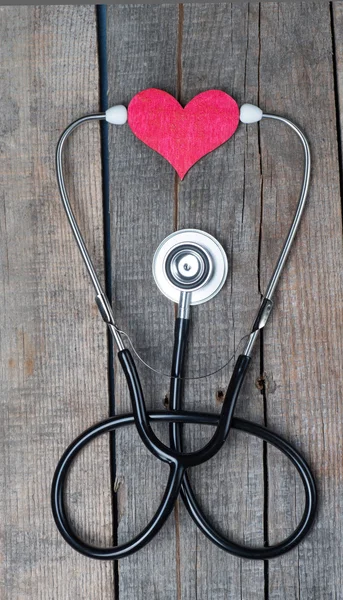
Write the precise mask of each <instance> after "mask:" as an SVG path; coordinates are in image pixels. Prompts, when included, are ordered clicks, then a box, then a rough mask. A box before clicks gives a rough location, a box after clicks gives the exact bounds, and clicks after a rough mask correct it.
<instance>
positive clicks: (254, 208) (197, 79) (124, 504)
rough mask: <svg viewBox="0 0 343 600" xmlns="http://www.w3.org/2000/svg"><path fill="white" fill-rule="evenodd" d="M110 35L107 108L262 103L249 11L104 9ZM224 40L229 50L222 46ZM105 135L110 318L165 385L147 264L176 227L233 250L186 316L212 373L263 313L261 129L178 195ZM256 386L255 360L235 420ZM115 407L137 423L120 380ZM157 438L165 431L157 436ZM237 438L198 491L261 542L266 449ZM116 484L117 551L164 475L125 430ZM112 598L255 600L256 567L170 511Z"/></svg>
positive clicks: (174, 182) (256, 408)
mask: <svg viewBox="0 0 343 600" xmlns="http://www.w3.org/2000/svg"><path fill="white" fill-rule="evenodd" d="M208 23H211V28H210V29H208V27H207V24H208ZM108 30H109V40H108V42H109V44H108V51H109V80H110V82H111V84H110V85H111V87H110V98H109V102H110V104H112V103H117V102H124V103H127V102H128V101H129V100H130V98H131V97H132V95H133V94H134V93H137V92H138V91H140V90H141V89H144V88H147V87H151V86H156V87H160V88H162V89H165V90H167V91H169V92H171V93H173V94H175V95H176V96H178V97H180V99H181V102H182V103H184V102H187V101H188V100H189V99H190V98H191V97H192V96H193V95H195V94H196V93H198V92H200V91H202V90H204V89H207V88H210V87H219V88H220V89H224V90H225V91H228V92H231V93H232V94H234V95H236V97H237V100H239V101H242V99H243V98H244V96H245V93H248V94H249V97H250V99H254V98H255V99H256V95H257V59H258V47H259V45H258V9H257V8H256V7H252V9H251V14H250V12H249V10H248V7H247V5H245V6H244V7H237V6H235V7H231V6H230V5H227V4H221V5H216V6H212V5H203V6H190V5H189V6H185V7H184V8H182V7H179V8H177V7H172V6H162V7H153V6H149V7H148V6H146V5H144V6H127V7H124V6H122V7H110V8H109V15H108ZM162 38H163V39H162ZM218 39H221V40H222V42H223V43H222V44H221V46H220V47H219V46H218V44H217V40H218ZM162 42H163V52H162V51H161V43H162ZM237 73H240V76H239V77H238V75H237ZM245 82H246V83H245ZM245 85H246V86H247V87H246V89H244V88H245ZM110 135H111V144H110V155H111V157H113V158H112V160H113V162H112V167H111V202H112V204H111V219H112V266H113V288H114V298H115V300H114V305H115V312H116V319H117V321H118V323H120V326H121V327H122V328H124V329H125V330H127V331H128V332H129V333H130V335H131V336H132V338H133V340H134V343H135V345H136V347H137V348H138V350H139V351H140V352H141V353H142V354H143V356H144V358H145V359H146V360H148V362H150V364H153V365H154V366H157V367H158V368H159V369H161V370H163V371H164V372H168V369H169V366H170V358H171V347H172V332H173V307H172V305H171V304H170V302H169V301H168V300H166V299H165V298H163V297H162V296H161V295H160V293H159V292H158V290H157V289H156V287H155V284H154V282H153V279H152V275H151V261H152V257H153V254H154V251H155V249H156V248H157V245H158V243H159V242H160V241H161V240H162V239H163V237H165V236H166V235H167V234H169V233H170V232H171V231H173V229H175V228H178V229H179V228H182V227H199V228H203V229H205V230H207V231H209V232H210V233H212V234H214V235H216V236H218V238H219V239H220V241H221V242H222V243H223V245H224V247H225V249H226V250H227V252H228V254H229V261H230V269H231V274H230V277H229V280H228V282H227V284H226V289H225V290H224V291H223V293H222V294H221V295H220V296H218V298H217V299H216V300H214V301H212V303H210V304H208V305H204V306H202V307H199V309H197V310H195V311H194V327H193V333H192V340H191V344H190V356H189V374H190V375H192V374H193V375H194V374H197V373H199V372H204V369H206V370H207V371H211V370H215V369H216V368H217V367H218V366H219V365H220V364H223V363H224V362H226V360H227V359H228V357H229V356H230V355H231V354H232V352H233V351H234V348H235V347H236V345H237V344H238V342H239V340H240V338H241V337H242V336H243V335H244V334H245V333H246V332H247V327H248V325H247V323H249V324H250V322H252V320H253V317H254V313H255V311H256V309H257V306H258V304H259V298H260V296H259V288H258V273H257V254H258V243H259V215H260V190H259V185H258V182H259V168H260V167H259V154H258V152H259V151H258V137H257V129H254V130H253V131H252V130H250V131H245V128H241V130H240V133H239V134H238V136H237V137H235V138H234V140H232V143H231V145H230V146H229V145H227V146H225V147H223V148H220V149H219V150H217V151H216V155H214V154H213V156H210V157H207V158H206V159H204V160H203V161H201V162H200V163H199V164H198V165H197V166H195V167H194V168H193V169H192V171H191V172H190V173H189V175H188V176H187V177H186V178H185V181H184V182H183V183H182V184H181V183H180V182H179V181H178V179H177V178H176V176H175V173H174V172H173V170H172V169H171V167H170V166H169V165H168V164H167V163H166V162H165V161H164V160H163V159H162V158H161V157H160V156H158V155H157V154H155V153H153V152H152V151H151V150H150V149H149V148H146V147H145V146H144V145H143V144H141V143H140V142H139V141H138V140H136V139H135V138H134V137H133V135H132V134H131V132H130V131H127V130H124V129H120V130H111V134H110ZM245 161H246V162H247V163H248V168H247V172H246V173H245V172H244V162H245ZM218 206H219V209H218ZM140 372H141V376H142V381H143V387H144V389H146V390H147V404H148V406H149V407H151V408H152V407H161V405H162V403H163V400H164V398H165V396H166V394H167V392H168V380H167V379H164V378H163V377H162V378H161V377H156V376H155V375H151V374H150V373H149V372H148V371H146V370H145V369H144V368H140ZM229 372H230V369H228V368H226V369H225V370H224V371H223V372H222V373H221V374H220V375H219V376H217V377H211V378H209V379H208V381H206V380H200V381H195V382H194V381H192V382H190V383H189V384H188V385H187V386H186V402H185V405H186V406H188V407H190V408H194V407H201V409H203V410H206V409H209V410H212V411H219V406H218V404H217V402H216V394H217V391H218V390H221V389H225V386H226V384H227V381H228V377H229ZM258 375H259V359H258V356H256V360H255V363H254V365H253V367H252V370H251V374H250V377H249V381H248V382H247V386H246V389H245V391H244V393H243V394H242V401H241V408H240V414H244V415H245V416H249V417H251V418H255V419H257V420H258V421H260V422H261V421H262V419H263V406H262V397H261V394H260V392H259V391H258V390H257V388H256V387H255V379H256V378H257V377H258ZM116 404H117V411H118V412H120V413H121V412H124V411H127V410H131V407H130V401H129V398H128V393H127V390H126V384H125V381H124V379H123V376H122V375H121V373H120V371H118V372H117V375H116ZM162 432H163V428H161V429H160V430H159V433H162ZM206 435H207V437H208V435H209V434H208V430H207V432H206V433H205V432H204V431H200V430H199V428H194V429H193V430H192V431H191V430H188V436H189V440H190V444H191V445H192V447H195V446H199V445H200V444H201V445H202V444H204V441H205V439H206V438H205V436H206ZM231 437H232V440H231V446H230V448H231V451H230V450H229V449H225V450H224V451H223V452H222V453H221V455H220V457H219V458H218V460H217V461H212V463H211V464H210V465H206V467H203V468H199V469H196V473H195V474H194V481H195V485H196V489H197V490H199V492H200V490H202V493H201V496H200V497H201V501H202V503H203V505H204V507H205V509H206V510H208V511H209V512H210V513H211V515H212V517H213V520H214V522H215V523H217V524H218V526H219V527H222V528H223V529H224V530H225V531H226V532H227V533H230V535H231V536H233V537H234V538H236V539H244V540H245V541H246V542H247V543H263V494H264V490H263V459H262V446H261V444H260V443H259V442H258V441H256V440H255V441H254V440H253V441H251V440H247V439H246V438H245V437H244V436H241V437H240V438H239V439H238V437H237V436H236V435H235V434H234V433H233V434H232V436H231ZM236 438H237V439H236ZM143 465H144V468H143ZM250 467H251V469H250ZM117 478H118V482H119V484H120V487H119V492H118V503H119V529H118V530H119V540H124V539H127V538H128V537H129V536H132V535H133V534H134V533H135V532H137V531H138V530H139V528H141V527H143V525H144V524H145V523H146V522H147V521H148V518H149V517H150V516H151V515H152V514H153V510H154V508H156V507H157V502H158V499H159V498H160V497H161V494H162V491H163V485H164V483H165V480H166V471H165V467H163V466H161V465H160V464H159V463H158V462H157V461H156V460H155V459H153V458H150V457H149V456H148V454H147V452H146V451H145V450H144V448H143V447H142V444H141V443H140V442H139V440H138V437H137V434H136V433H135V432H134V431H131V430H128V431H120V433H119V434H118V436H117ZM242 486H244V488H245V489H246V494H244V496H242V493H241V492H242ZM228 498H229V504H230V506H232V509H228ZM242 506H243V507H244V508H243V510H242V512H240V510H239V509H241V508H242ZM252 524H253V525H252ZM238 590H239V592H238ZM119 593H120V597H121V598H130V599H131V598H133V597H135V598H145V597H146V596H147V595H150V596H152V597H153V598H160V597H163V598H168V599H169V598H172V599H175V598H195V597H197V598H199V599H200V598H212V597H216V598H218V599H220V598H226V597H227V595H228V594H229V595H236V594H237V593H239V594H241V596H242V598H251V597H252V595H254V597H256V596H257V597H258V598H263V596H264V574H263V565H262V564H257V563H256V564H253V565H251V564H250V563H242V562H241V561H238V560H235V559H233V558H232V557H231V556H227V555H225V553H223V552H220V551H219V550H217V549H216V548H214V547H213V546H211V545H210V543H209V542H207V541H206V540H205V539H204V538H203V536H202V535H200V534H199V533H198V532H197V531H196V529H195V526H194V525H193V524H192V522H191V521H190V518H189V516H188V515H186V514H185V511H184V510H183V509H182V508H180V507H178V508H177V510H176V512H175V514H174V517H173V518H172V519H170V520H169V521H168V523H167V525H166V527H165V528H164V529H163V531H162V532H161V533H160V534H159V535H158V536H157V537H156V539H155V540H154V541H153V542H152V543H151V544H150V545H149V546H148V547H147V548H146V549H144V550H143V551H141V552H140V553H139V554H137V555H136V556H133V557H129V558H127V559H125V560H123V561H121V562H120V564H119Z"/></svg>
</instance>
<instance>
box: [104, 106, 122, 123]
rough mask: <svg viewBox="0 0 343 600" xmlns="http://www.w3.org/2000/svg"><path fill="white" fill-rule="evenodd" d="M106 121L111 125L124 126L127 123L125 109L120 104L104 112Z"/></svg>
mask: <svg viewBox="0 0 343 600" xmlns="http://www.w3.org/2000/svg"><path fill="white" fill-rule="evenodd" d="M106 121H107V122H108V123H112V125H124V123H126V121H127V108H126V106H123V105H122V104H117V106H111V108H109V109H108V110H107V111H106Z"/></svg>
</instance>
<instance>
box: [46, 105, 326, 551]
mask: <svg viewBox="0 0 343 600" xmlns="http://www.w3.org/2000/svg"><path fill="white" fill-rule="evenodd" d="M261 119H263V120H274V121H278V122H281V123H283V124H285V125H287V126H288V127H290V129H292V131H294V132H295V133H296V134H297V136H298V137H299V139H300V141H301V143H302V146H303V150H304V178H303V183H302V189H301V194H300V198H299V201H298V204H297V208H296V212H295V215H294V218H293V222H292V225H291V227H290V230H289V232H288V235H287V238H286V241H285V243H284V245H283V248H282V251H281V254H280V256H279V258H278V261H277V263H276V267H275V269H274V272H273V275H272V277H271V279H270V281H269V284H268V286H267V289H266V292H265V294H264V297H263V300H262V302H261V304H260V306H259V308H258V311H257V315H256V318H255V321H254V323H253V326H252V328H251V331H250V333H249V334H248V336H246V337H247V342H246V345H245V348H244V350H243V352H242V354H241V355H240V356H239V357H238V359H237V361H236V363H235V366H234V369H233V373H232V376H231V379H230V382H229V385H228V388H227V391H226V394H225V398H224V403H223V406H222V409H221V412H220V414H219V415H214V414H209V413H203V412H189V411H184V410H182V385H183V376H184V361H185V352H186V344H187V336H188V331H189V324H190V310H191V306H192V305H195V304H202V303H204V302H206V301H208V300H210V299H211V298H213V297H214V296H215V295H216V294H217V293H218V292H219V291H220V289H221V288H222V286H223V284H224V282H225V279H226V275H227V270H228V263H227V258H226V255H225V252H224V250H223V248H222V246H221V245H220V244H219V242H218V241H217V240H216V239H215V238H214V237H213V236H212V235H209V234H208V233H205V232H203V231H199V230H196V229H184V230H181V231H176V232H174V233H172V234H171V235H169V236H168V237H167V238H166V239H165V240H163V241H162V242H161V244H160V245H159V247H158V248H157V250H156V253H155V256H154V258H153V275H154V278H155V281H156V284H157V286H158V287H159V289H160V291H161V292H162V293H163V294H165V295H166V296H167V297H168V298H170V300H172V301H173V302H175V303H177V304H178V313H177V318H176V321H175V333H174V347H173V356H172V367H171V378H170V397H169V410H168V411H167V410H166V411H155V412H148V411H147V408H146V405H145V401H144V396H143V391H142V387H141V384H140V380H139V376H138V373H137V369H136V366H135V363H134V361H133V358H132V355H131V352H130V350H129V349H128V348H126V347H125V345H124V341H123V335H122V332H121V330H120V329H119V328H118V326H117V325H116V323H115V320H114V316H113V311H112V308H111V305H110V303H109V301H108V298H107V296H106V294H105V292H104V290H103V288H102V286H101V284H100V281H99V279H98V276H97V273H96V271H95V268H94V266H93V263H92V260H91V258H90V256H89V253H88V251H87V248H86V246H85V243H84V240H83V237H82V235H81V232H80V229H79V227H78V224H77V222H76V220H75V216H74V214H73V211H72V208H71V206H70V202H69V198H68V194H67V190H66V187H65V181H64V175H63V167H62V158H63V149H64V146H65V143H66V141H67V139H68V137H69V136H70V134H71V133H72V132H73V131H74V130H75V129H76V128H77V127H79V125H82V124H83V123H88V122H90V121H102V120H106V121H107V122H109V123H112V124H116V125H122V124H124V123H125V122H126V120H127V111H126V108H125V107H124V106H122V105H119V106H114V107H112V108H110V109H109V110H108V111H106V112H105V113H99V114H92V115H88V116H85V117H82V118H80V119H78V120H76V121H74V122H73V123H72V124H71V125H69V127H67V129H66V130H65V131H64V133H63V134H62V136H61V138H60V140H59V142H58V146H57V152H56V169H57V180H58V186H59V190H60V194H61V198H62V201H63V205H64V208H65V211H66V214H67V217H68V220H69V223H70V226H71V228H72V231H73V234H74V236H75V239H76V242H77V245H78V247H79V249H80V252H81V255H82V258H83V260H84V262H85V265H86V267H87V270H88V273H89V275H90V277H91V280H92V283H93V286H94V288H95V292H96V303H97V305H98V308H99V311H100V313H101V316H102V318H103V320H104V321H105V323H106V324H107V325H108V327H109V330H110V332H111V335H112V336H113V340H114V342H115V344H116V347H117V350H118V359H119V362H120V364H121V367H122V369H123V371H124V374H125V378H126V381H127V385H128V388H129V392H130V397H131V402H132V413H131V414H126V415H119V416H114V417H111V418H109V419H106V420H104V421H102V422H100V423H98V424H96V425H94V426H93V427H90V428H89V429H88V430H87V431H85V432H84V433H82V434H81V435H80V436H79V437H78V438H77V439H76V440H75V441H73V442H72V444H71V445H70V446H69V448H68V449H67V450H66V451H65V452H64V454H63V456H62V458H61V459H60V461H59V463H58V466H57V469H56V471H55V475H54V479H53V483H52V495H51V501H52V510H53V515H54V518H55V521H56V524H57V527H58V529H59V531H60V533H61V535H62V536H63V537H64V539H65V540H66V542H68V544H70V546H72V548H74V549H75V550H77V551H78V552H80V553H81V554H84V555H86V556H88V557H91V558H97V559H102V560H106V559H119V558H123V557H125V556H128V555H130V554H133V553H134V552H136V551H138V550H140V549H141V548H143V546H145V545H146V544H147V543H148V542H150V541H151V540H152V538H153V537H154V536H155V535H156V534H157V532H158V531H159V530H160V529H161V527H162V526H163V524H164V523H165V521H166V520H167V518H168V517H169V515H170V513H171V512H172V510H173V507H174V505H175V502H176V499H177V498H178V495H179V494H180V495H181V498H182V500H183V502H184V504H185V506H186V508H187V510H188V512H189V514H190V516H191V517H192V519H193V520H194V522H195V524H196V525H197V527H199V529H200V530H201V531H202V532H203V533H204V534H205V535H206V536H207V537H208V538H209V539H210V540H211V541H212V542H213V543H214V544H216V545H217V546H219V548H221V549H223V550H225V551H227V552H229V553H231V554H234V555H236V556H239V557H242V558H250V559H260V560H263V559H269V558H274V557H277V556H280V555H282V554H284V553H285V552H288V551H289V550H291V549H292V548H294V547H295V546H296V545H297V544H299V542H300V541H301V540H302V539H303V538H304V537H305V536H306V534H307V533H308V531H309V529H310V527H311V525H312V523H313V520H314V517H315V513H316V506H317V493H316V486H315V481H314V478H313V475H312V473H311V471H310V469H309V466H308V465H307V463H306V461H305V460H304V458H303V457H302V456H301V455H300V454H299V452H298V451H297V450H296V449H295V448H294V447H293V446H291V445H290V444H289V443H288V442H286V441H285V440H284V439H282V438H281V437H280V436H278V435H277V434H275V433H272V432H271V431H269V430H267V429H266V428H265V427H263V426H261V425H258V424H256V423H253V422H250V421H246V420H243V419H237V418H234V416H233V414H234V409H235V405H236V402H237V399H238V396H239V393H240V389H241V386H242V383H243V381H244V378H245V375H246V372H247V369H248V366H249V363H250V360H251V355H252V351H253V348H254V345H255V343H256V340H257V338H258V335H259V332H260V331H261V329H263V328H264V327H265V325H266V323H267V321H268V318H269V316H270V313H271V310H272V307H273V296H274V293H275V290H276V287H277V284H278V281H279V279H280V276H281V273H282V271H283V269H284V266H285V263H286V259H287V257H288V254H289V251H290V249H291V246H292V243H293V240H294V237H295V234H296V232H297V229H298V227H299V223H300V220H301V216H302V214H303V210H304V206H305V201H306V197H307V194H308V187H309V178H310V168H311V156H310V149H309V144H308V141H307V139H306V137H305V135H304V134H303V133H302V131H301V130H300V129H299V128H298V127H297V126H296V125H295V124H294V123H292V122H291V121H289V120H288V119H286V118H283V117H280V116H276V115H270V114H263V113H262V111H261V109H260V108H258V107H257V106H253V105H250V104H244V105H243V106H242V107H241V109H240V120H241V121H242V122H243V123H254V122H257V121H260V120H261ZM155 422H163V423H169V446H167V445H166V444H164V443H162V442H161V441H160V440H159V439H158V437H157V436H156V435H155V433H154V431H153V430H152V427H151V423H155ZM185 423H189V424H192V423H193V424H197V425H199V424H202V425H210V426H212V427H214V429H215V430H214V433H213V436H212V438H211V439H210V441H209V442H208V443H207V444H206V445H205V446H204V447H203V448H201V449H200V450H196V451H194V452H184V451H183V441H182V426H183V424H185ZM132 424H135V426H136V428H137V431H138V433H139V435H140V438H141V440H142V441H143V443H144V444H145V446H146V447H147V448H148V450H149V451H150V452H151V453H152V454H153V455H154V456H155V457H156V458H158V459H159V460H161V461H163V462H165V463H167V464H168V465H169V468H170V472H169V477H168V481H167V485H166V489H165V492H164V495H163V498H162V500H161V503H160V505H159V507H158V509H157V511H156V513H155V515H154V516H153V518H152V519H151V521H150V522H149V523H148V524H147V526H146V527H145V528H144V529H143V531H141V532H140V533H139V534H138V535H136V536H135V537H134V538H133V539H132V540H130V541H128V542H125V543H123V544H120V545H118V546H116V547H109V548H103V547H96V546H93V545H90V544H88V543H86V542H85V541H83V540H82V539H80V537H78V535H77V534H76V533H75V531H74V529H73V527H72V525H71V523H70V520H69V518H68V514H67V510H66V506H65V502H64V487H65V483H66V478H67V475H68V471H69V469H70V467H71V464H72V462H73V460H74V459H75V457H76V456H77V455H78V453H79V452H80V451H81V450H82V449H83V448H84V447H85V446H86V445H87V444H89V443H90V442H91V441H93V440H94V439H95V438H97V437H98V436H100V435H102V434H104V433H109V432H112V431H114V430H115V429H117V428H120V427H125V426H127V425H132ZM231 428H234V429H238V430H240V431H243V432H246V433H249V434H251V435H255V436H257V437H258V438H260V439H261V440H264V441H265V442H269V443H270V444H272V445H273V446H275V447H276V448H277V449H278V450H280V451H281V452H283V454H284V455H286V456H287V458H288V459H289V460H290V461H291V462H292V463H293V465H294V466H295V468H296V470H297V471H298V473H299V475H300V478H301V481H302V484H303V486H304V491H305V508H304V513H303V516H302V518H301V521H300V523H299V524H298V526H297V527H296V529H295V530H294V531H293V533H292V534H291V535H290V536H289V537H287V538H286V539H284V540H283V541H282V542H280V543H278V544H276V545H274V546H270V547H261V548H251V547H246V546H243V545H241V544H238V543H236V542H233V541H231V540H229V539H228V538H227V537H225V536H224V535H223V534H222V533H220V532H219V531H217V530H216V528H215V527H214V525H213V524H211V523H210V521H209V519H208V517H207V516H206V515H205V514H204V513H203V511H202V510H201V508H200V506H199V503H198V501H197V499H196V497H195V494H194V492H193V489H192V486H191V483H190V480H189V476H188V469H190V468H191V467H195V466H196V465H200V464H202V463H204V462H206V461H208V460H209V459H211V458H212V457H213V456H214V455H215V454H216V453H217V452H218V451H219V450H220V449H221V447H222V446H223V444H224V443H225V441H226V439H227V437H228V434H229V432H230V429H231Z"/></svg>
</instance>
